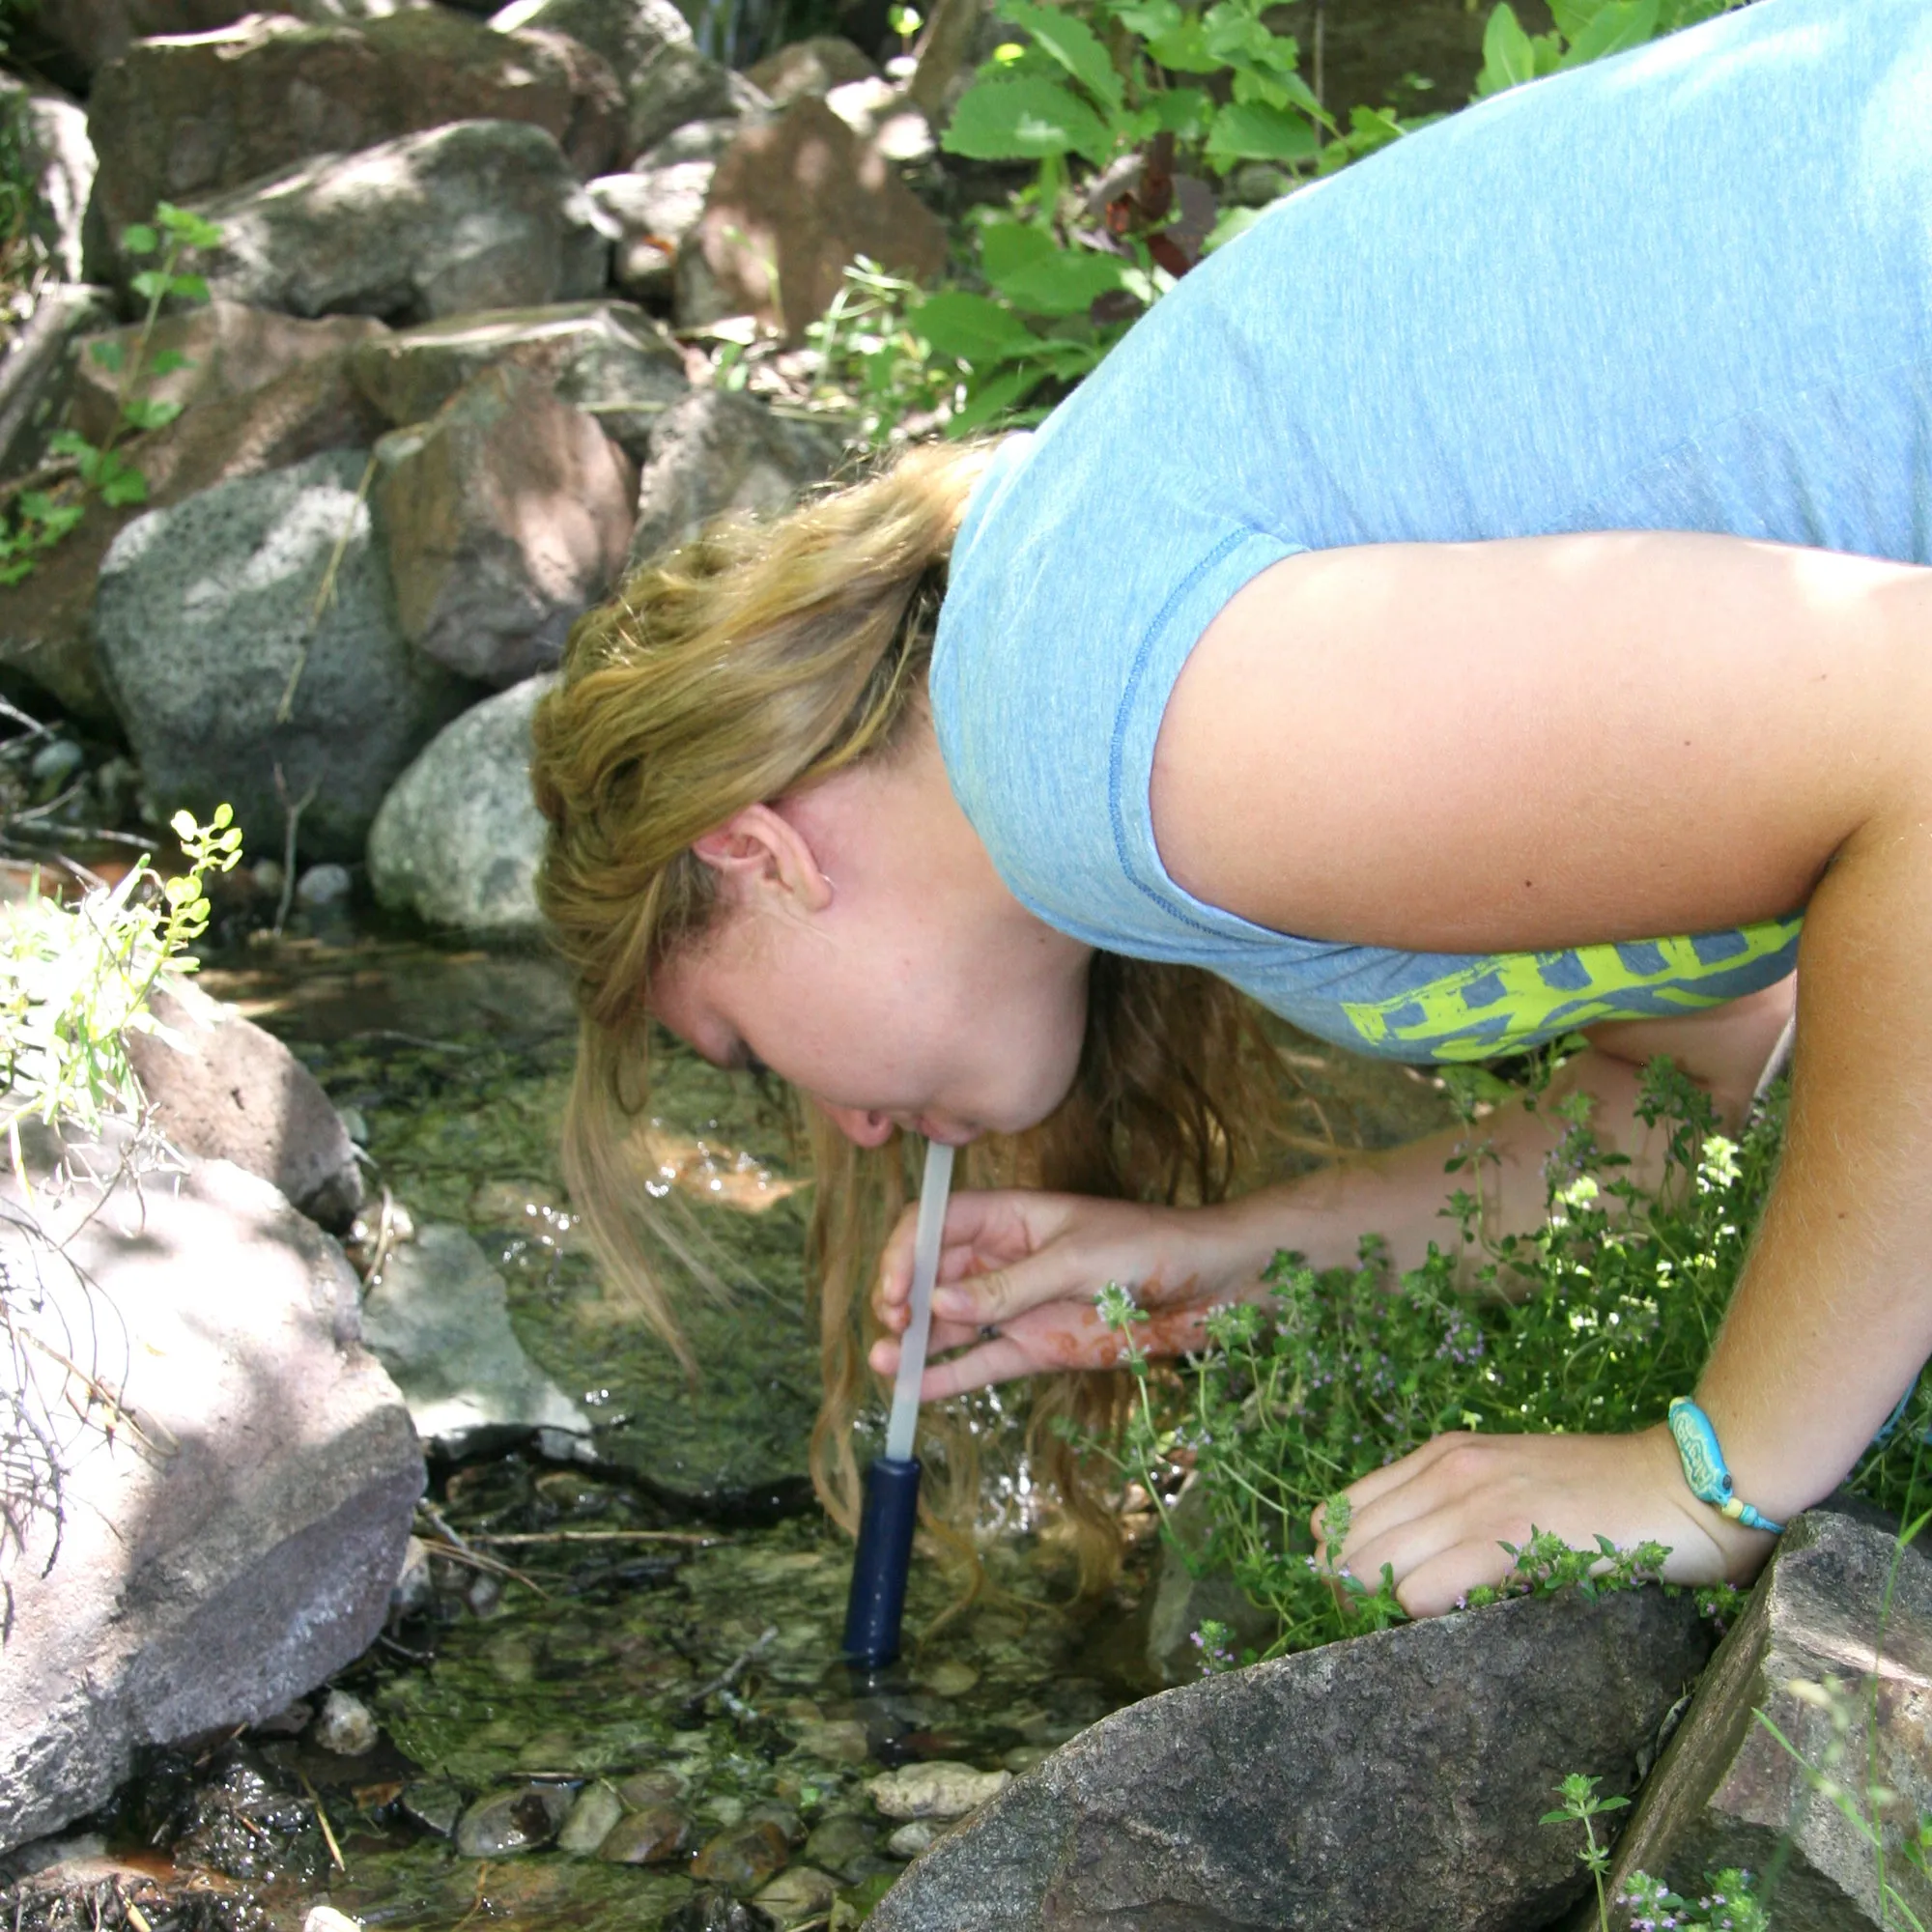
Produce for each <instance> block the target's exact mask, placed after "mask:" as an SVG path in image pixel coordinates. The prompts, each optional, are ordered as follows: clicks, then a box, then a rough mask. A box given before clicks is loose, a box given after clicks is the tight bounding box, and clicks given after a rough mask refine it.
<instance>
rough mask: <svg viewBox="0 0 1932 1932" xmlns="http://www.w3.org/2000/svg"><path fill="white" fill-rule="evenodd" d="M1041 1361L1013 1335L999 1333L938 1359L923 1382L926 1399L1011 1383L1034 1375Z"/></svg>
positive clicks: (939, 1399)
mask: <svg viewBox="0 0 1932 1932" xmlns="http://www.w3.org/2000/svg"><path fill="white" fill-rule="evenodd" d="M1038 1366H1039V1364H1038V1363H1037V1362H1036V1361H1035V1360H1034V1358H1033V1356H1032V1354H1031V1353H1030V1352H1029V1351H1028V1350H1026V1349H1024V1348H1023V1347H1021V1345H1020V1344H1019V1343H1018V1342H1016V1341H1014V1340H1013V1339H1012V1337H1011V1336H1009V1335H1001V1336H997V1337H996V1338H995V1339H994V1340H992V1341H990V1342H982V1343H981V1344H980V1347H979V1348H977V1349H969V1350H967V1351H966V1352H965V1353H964V1354H963V1355H953V1356H952V1357H951V1358H950V1359H948V1360H946V1361H944V1362H934V1363H933V1364H932V1365H931V1367H929V1368H928V1369H927V1370H926V1372H925V1379H924V1380H923V1381H922V1382H921V1383H920V1385H919V1397H920V1400H921V1401H922V1402H943V1401H945V1399H946V1398H947V1397H948V1396H950V1395H964V1394H965V1393H966V1391H967V1390H968V1389H977V1388H986V1387H988V1386H989V1385H990V1384H991V1383H993V1382H1009V1381H1012V1380H1014V1379H1015V1378H1018V1377H1020V1376H1030V1375H1032V1374H1033V1373H1034V1372H1035V1371H1036V1370H1037V1368H1038Z"/></svg>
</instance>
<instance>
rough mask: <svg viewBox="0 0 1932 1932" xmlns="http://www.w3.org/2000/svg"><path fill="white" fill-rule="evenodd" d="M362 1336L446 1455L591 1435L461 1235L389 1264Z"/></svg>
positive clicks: (485, 1264) (420, 1429) (411, 1250)
mask: <svg viewBox="0 0 1932 1932" xmlns="http://www.w3.org/2000/svg"><path fill="white" fill-rule="evenodd" d="M362 1332H363V1338H364V1340H365V1341H366V1342H367V1344H368V1346H369V1347H370V1348H371V1349H372V1350H375V1352H376V1354H377V1355H378V1356H379V1357H380V1358H381V1360H382V1363H383V1366H384V1368H385V1369H387V1370H388V1372H389V1373H390V1375H392V1376H393V1377H395V1378H396V1381H397V1383H398V1384H399V1385H400V1386H401V1388H402V1391H403V1394H404V1395H405V1396H406V1397H407V1398H408V1401H409V1405H410V1414H411V1416H412V1419H413V1420H414V1422H415V1426H416V1432H417V1434H418V1435H421V1436H422V1437H423V1438H424V1440H425V1441H427V1442H430V1443H433V1444H434V1446H435V1447H436V1448H437V1450H438V1451H439V1452H440V1453H441V1454H443V1455H446V1456H461V1455H463V1454H465V1453H466V1452H467V1451H469V1449H471V1448H473V1447H476V1446H478V1445H479V1444H484V1443H487V1441H488V1440H489V1439H490V1438H491V1437H493V1436H500V1435H506V1434H511V1433H516V1432H521V1431H526V1430H531V1429H538V1430H548V1431H555V1432H557V1433H559V1434H561V1435H579V1436H581V1435H589V1433H590V1421H589V1418H588V1417H587V1416H586V1415H585V1414H584V1413H583V1411H582V1409H581V1408H579V1407H578V1406H577V1405H576V1404H575V1403H574V1402H572V1401H571V1400H570V1398H569V1397H568V1396H567V1395H565V1394H564V1392H563V1391H562V1390H561V1389H560V1388H558V1387H557V1386H556V1384H555V1383H554V1381H552V1380H551V1379H550V1378H549V1377H548V1376H546V1375H545V1374H544V1373H543V1371H542V1370H541V1369H539V1368H538V1367H537V1366H536V1364H535V1363H534V1362H532V1361H531V1360H530V1358H529V1357H528V1356H527V1355H526V1354H525V1352H524V1347H523V1344H522V1343H521V1342H519V1341H518V1340H517V1336H516V1331H515V1330H514V1329H513V1328H512V1327H511V1326H510V1310H509V1302H508V1299H507V1297H506V1295H505V1293H504V1289H503V1278H502V1276H501V1275H499V1274H498V1273H497V1271H496V1269H495V1268H493V1267H492V1266H491V1265H490V1262H489V1258H488V1257H487V1256H486V1255H485V1254H484V1252H483V1250H482V1249H481V1248H479V1247H478V1246H477V1245H476V1243H475V1241H474V1240H473V1239H472V1238H471V1237H470V1236H469V1234H468V1233H467V1232H466V1231H465V1230H463V1229H462V1228H457V1227H451V1226H447V1225H438V1224H435V1223H432V1224H431V1225H430V1226H428V1227H426V1228H423V1229H421V1230H420V1231H419V1232H418V1233H417V1235H416V1237H415V1239H414V1240H413V1241H411V1242H409V1243H408V1244H406V1245H405V1246H403V1247H400V1248H398V1249H397V1250H396V1251H395V1253H394V1254H392V1255H391V1256H390V1257H389V1260H388V1262H387V1264H385V1266H384V1270H383V1275H382V1278H381V1280H380V1281H377V1282H373V1283H372V1284H371V1285H370V1288H369V1293H368V1295H367V1297H366V1299H365V1300H364V1302H363V1306H362ZM394 1574H395V1573H394V1571H393V1569H392V1570H391V1572H390V1575H391V1576H393V1575H394ZM557 1817H558V1822H561V1819H562V1813H561V1812H559V1813H558V1814H557ZM553 1829H554V1828H553Z"/></svg>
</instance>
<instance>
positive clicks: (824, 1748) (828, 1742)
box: [785, 1718, 872, 1764]
mask: <svg viewBox="0 0 1932 1932" xmlns="http://www.w3.org/2000/svg"><path fill="white" fill-rule="evenodd" d="M785 1728H786V1729H787V1730H788V1731H790V1733H791V1735H792V1737H793V1739H794V1740H795V1741H796V1743H797V1745H798V1747H799V1749H800V1750H802V1751H809V1752H810V1754H811V1755H812V1756H813V1757H822V1758H823V1759H824V1760H825V1761H826V1763H828V1764H863V1763H864V1762H865V1761H866V1759H867V1758H868V1757H869V1756H870V1755H871V1753H872V1747H871V1745H870V1744H869V1742H868V1741H867V1737H866V1727H865V1725H864V1724H862V1723H860V1722H858V1721H857V1720H856V1719H852V1718H804V1719H794V1720H793V1721H792V1722H790V1723H788V1724H787V1725H786V1726H785Z"/></svg>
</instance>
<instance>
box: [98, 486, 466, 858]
mask: <svg viewBox="0 0 1932 1932" xmlns="http://www.w3.org/2000/svg"><path fill="white" fill-rule="evenodd" d="M367 463H368V459H367V458H366V456H365V455H364V454H363V453H362V452H360V451H336V452H333V453H331V454H328V455H325V456H318V457H315V458H312V459H311V460H310V461H309V462H307V463H301V464H297V465H295V466H294V467H293V468H290V469H278V470H272V471H270V473H268V474H266V475H262V476H252V477H247V478H244V479H241V480H240V481H237V482H233V483H223V484H218V485H217V486H216V487H215V488H214V489H213V490H206V491H203V492H202V493H201V494H200V495H199V496H196V497H190V498H189V499H188V500H187V501H186V502H185V503H181V504H179V505H177V506H176V507H175V508H173V509H170V510H157V511H155V512H153V513H152V514H150V515H148V516H144V517H141V518H138V519H136V521H135V522H133V523H131V524H130V525H128V527H127V528H126V529H124V530H123V531H122V532H121V534H120V536H119V537H117V538H116V539H115V542H114V546H113V548H112V549H111V550H110V551H109V552H108V554H107V556H106V558H105V560H104V561H103V562H102V564H101V568H100V589H99V601H98V603H97V606H96V610H95V630H96V634H97V638H98V640H99V650H100V658H101V667H102V669H103V670H104V672H105V673H106V676H107V679H108V682H109V685H110V687H111V689H112V692H113V695H114V699H115V706H116V710H117V712H118V714H119V716H120V718H121V722H122V725H123V726H124V727H125V728H126V730H127V733H128V743H129V744H130V746H131V747H132V748H133V751H134V753H135V756H136V757H137V758H138V759H139V760H140V764H141V770H142V775H143V778H144V780H145V781H146V785H147V789H148V793H149V797H150V798H151V800H152V801H154V802H155V803H156V805H157V806H159V807H160V808H162V809H163V810H173V809H174V808H175V807H176V806H178V805H186V806H188V807H189V808H190V809H192V810H196V811H197V812H199V813H201V814H203V815H204V816H205V815H206V814H207V813H208V812H209V811H210V810H213V807H214V806H215V805H217V804H219V803H221V802H222V801H224V800H226V801H228V802H229V803H231V804H233V806H234V808H235V811H236V816H237V817H238V818H239V819H240V821H241V824H242V826H243V827H244V828H245V829H246V831H247V833H248V835H249V836H250V838H252V839H254V840H255V841H256V842H257V843H258V844H262V845H265V846H269V847H271V848H272V846H273V845H274V844H275V843H276V842H277V841H278V840H279V838H280V836H281V835H282V832H283V828H284V826H285V824H286V821H287V816H288V813H289V812H290V811H291V810H294V809H296V808H297V807H298V806H299V807H300V845H301V849H302V850H303V851H304V852H306V853H308V854H310V855H311V856H313V857H317V858H326V859H327V858H334V859H354V858H356V857H358V856H359V855H360V853H361V849H362V843H363V840H364V839H365V838H367V837H368V832H369V826H370V824H371V822H372V821H373V820H374V818H375V815H376V809H377V807H378V806H379V805H380V804H381V803H382V801H383V794H384V792H385V791H387V790H388V788H389V785H390V783H391V782H392V781H394V779H395V777H396V775H397V774H398V773H399V772H401V771H402V769H403V768H404V766H406V765H407V764H408V763H409V761H410V760H411V759H412V757H413V756H414V755H415V754H416V753H417V752H418V751H420V750H421V749H422V747H423V746H424V745H425V744H427V743H428V741H429V740H430V738H431V737H432V736H434V734H435V732H436V731H437V729H438V728H439V727H440V725H443V724H444V723H445V722H447V720H448V719H449V718H451V717H453V716H454V715H455V714H456V712H457V711H459V710H461V709H462V708H463V706H464V704H465V703H466V702H467V701H468V700H469V698H470V697H471V696H473V695H474V694H473V687H470V686H467V685H465V684H464V683H463V682H462V680H460V679H459V678H457V677H456V676H454V675H453V674H452V673H451V672H449V671H447V670H445V669H443V668H441V667H440V666H439V665H434V664H431V663H430V662H429V661H428V660H426V659H424V658H422V657H420V656H418V655H417V654H416V653H415V652H414V651H412V649H411V648H410V645H409V641H408V639H406V638H405V637H404V636H403V632H402V627H401V624H400V622H399V620H398V618H397V615H396V606H395V594H394V592H393V590H392V589H391V587H390V583H389V574H388V569H387V565H386V564H385V562H384V558H383V556H382V554H381V552H380V551H379V549H378V548H377V546H376V544H375V541H374V535H373V529H372V525H371V520H370V515H369V507H368V504H367V502H366V500H365V499H364V496H363V489H362V478H363V476H364V472H365V469H366V467H367ZM331 572H332V573H333V575H332V578H330V579H329V582H330V583H331V584H332V594H328V595H325V594H324V593H325V578H326V577H329V573H331ZM304 801H305V802H304Z"/></svg>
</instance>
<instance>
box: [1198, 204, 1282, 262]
mask: <svg viewBox="0 0 1932 1932" xmlns="http://www.w3.org/2000/svg"><path fill="white" fill-rule="evenodd" d="M1265 213H1267V210H1266V209H1264V208H1224V209H1223V210H1222V211H1221V216H1220V219H1219V220H1218V221H1216V222H1215V224H1214V226H1213V227H1212V228H1211V229H1210V230H1209V231H1208V239H1207V241H1204V242H1202V244H1201V252H1202V253H1203V254H1204V255H1211V254H1212V253H1213V252H1214V250H1215V249H1216V248H1225V247H1226V246H1227V245H1228V243H1229V242H1230V241H1234V239H1235V238H1236V236H1237V235H1245V234H1246V233H1247V232H1248V230H1249V229H1250V228H1252V227H1253V226H1254V225H1255V223H1256V222H1257V221H1259V220H1260V219H1261V218H1262V216H1263V215H1264V214H1265Z"/></svg>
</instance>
